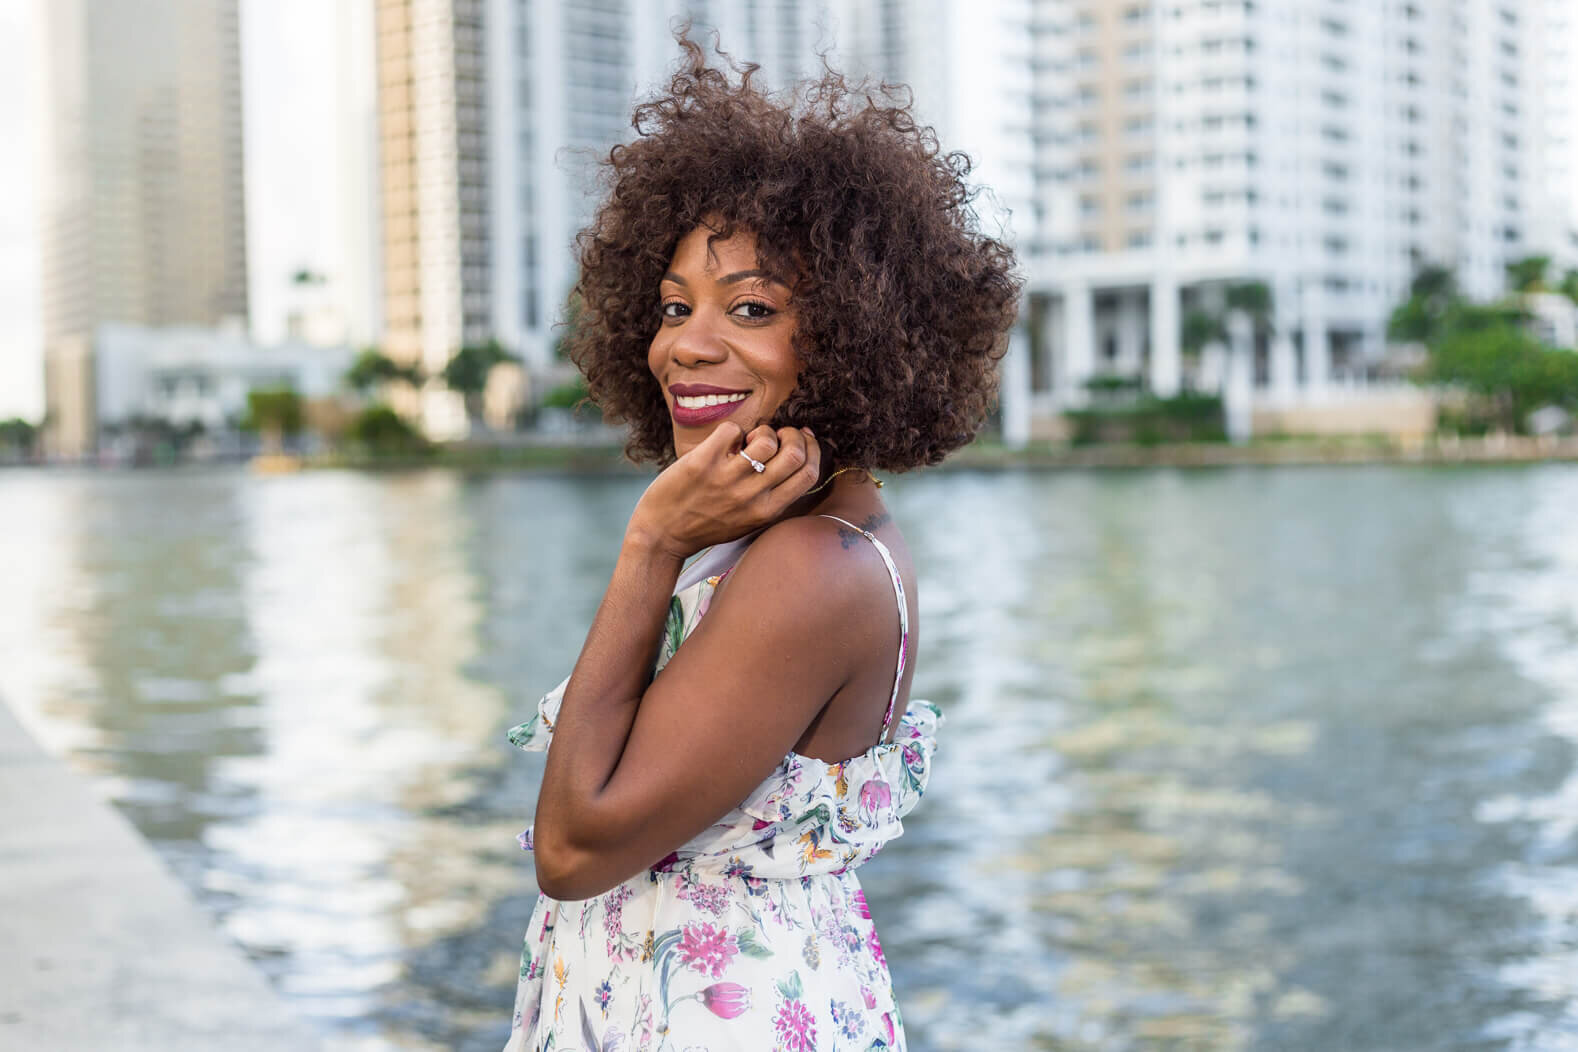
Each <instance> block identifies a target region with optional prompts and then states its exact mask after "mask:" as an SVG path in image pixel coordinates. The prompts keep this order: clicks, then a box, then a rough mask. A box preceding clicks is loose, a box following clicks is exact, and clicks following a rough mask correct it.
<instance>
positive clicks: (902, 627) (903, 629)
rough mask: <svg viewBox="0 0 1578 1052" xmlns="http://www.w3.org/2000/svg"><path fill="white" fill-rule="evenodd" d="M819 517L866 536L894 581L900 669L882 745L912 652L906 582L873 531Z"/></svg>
mask: <svg viewBox="0 0 1578 1052" xmlns="http://www.w3.org/2000/svg"><path fill="white" fill-rule="evenodd" d="M819 517H820V518H823V519H832V520H833V521H834V522H841V523H843V524H844V525H845V526H848V527H849V528H850V529H852V530H854V531H855V532H856V533H858V534H861V535H862V536H864V537H865V538H866V540H868V541H870V542H871V543H872V544H873V545H874V546H875V547H876V549H877V554H878V555H880V556H882V561H883V562H884V563H886V564H887V567H888V577H889V578H891V579H892V581H893V595H894V597H895V598H896V599H898V603H899V667H898V671H897V672H896V673H894V675H893V690H892V692H891V693H889V695H888V711H887V712H886V713H885V714H884V715H883V717H882V733H881V734H880V735H878V737H877V743H878V744H881V743H882V742H884V741H886V740H887V737H888V726H889V724H891V723H892V722H893V706H894V705H895V704H897V703H898V700H899V687H900V686H902V685H903V683H904V668H905V666H906V665H908V664H909V660H908V659H909V651H910V613H909V604H908V603H906V602H905V601H904V580H903V578H901V577H900V576H899V568H898V566H897V564H895V563H894V561H893V553H891V552H889V551H888V546H887V545H885V544H883V543H882V542H881V541H879V540H877V538H876V535H875V534H873V533H872V532H871V531H869V530H863V529H861V528H860V527H859V526H856V525H855V524H854V523H852V522H850V521H849V520H847V519H841V518H839V517H838V516H837V515H827V514H822V515H820V516H819Z"/></svg>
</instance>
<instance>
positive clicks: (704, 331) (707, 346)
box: [669, 310, 729, 367]
mask: <svg viewBox="0 0 1578 1052" xmlns="http://www.w3.org/2000/svg"><path fill="white" fill-rule="evenodd" d="M714 313H715V312H713V311H710V310H697V311H696V312H695V313H694V314H692V315H691V316H690V317H688V318H686V319H685V324H683V325H681V326H679V327H678V328H677V329H674V330H673V332H674V338H673V341H672V342H671V343H670V344H669V354H670V355H671V356H672V357H673V359H674V364H676V365H681V366H687V367H689V366H694V365H707V364H713V363H717V362H721V361H723V360H724V359H726V358H728V356H729V349H728V347H727V346H725V345H724V342H723V339H722V334H721V333H719V331H718V324H719V322H720V321H721V319H719V318H717V317H715V316H714Z"/></svg>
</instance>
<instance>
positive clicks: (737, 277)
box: [663, 270, 783, 285]
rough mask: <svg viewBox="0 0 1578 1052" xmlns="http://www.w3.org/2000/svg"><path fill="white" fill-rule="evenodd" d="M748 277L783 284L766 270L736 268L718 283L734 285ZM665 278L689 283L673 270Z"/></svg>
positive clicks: (674, 281)
mask: <svg viewBox="0 0 1578 1052" xmlns="http://www.w3.org/2000/svg"><path fill="white" fill-rule="evenodd" d="M747 278H763V279H765V280H767V281H770V282H772V283H773V284H775V285H782V284H783V282H782V281H781V280H779V279H778V278H776V277H774V276H773V275H771V274H769V273H767V271H765V270H736V271H735V272H734V273H733V274H725V275H723V277H721V278H719V279H718V284H719V285H734V284H736V283H738V282H741V281H744V280H746V279H747ZM663 280H664V281H672V282H673V283H674V284H676V285H686V284H689V283H688V282H687V281H686V280H685V279H684V278H682V277H680V276H679V275H678V274H676V273H674V272H673V271H672V270H671V271H669V272H668V273H667V274H664V275H663Z"/></svg>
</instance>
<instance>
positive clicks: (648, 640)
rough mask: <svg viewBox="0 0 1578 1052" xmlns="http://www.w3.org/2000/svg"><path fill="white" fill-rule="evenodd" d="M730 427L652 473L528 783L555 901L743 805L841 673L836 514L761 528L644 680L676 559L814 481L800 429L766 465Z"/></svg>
mask: <svg viewBox="0 0 1578 1052" xmlns="http://www.w3.org/2000/svg"><path fill="white" fill-rule="evenodd" d="M760 430H761V429H758V431H757V432H752V435H751V439H752V441H753V442H755V441H757V440H758V432H759V431H760ZM739 437H740V436H739V433H738V429H737V428H735V429H733V434H729V433H727V432H726V430H725V428H724V427H720V428H719V431H718V432H715V433H714V434H713V436H711V437H710V438H708V439H707V441H706V442H704V443H703V444H702V445H701V446H700V447H698V448H697V449H696V450H694V451H692V452H691V453H689V454H687V455H686V456H685V457H683V458H681V460H680V461H679V462H676V463H675V464H674V465H673V466H672V467H670V468H669V469H668V470H667V471H665V472H664V473H663V475H661V476H659V479H658V481H656V482H654V483H653V486H652V487H651V488H650V489H649V490H648V493H647V495H646V496H644V497H643V498H642V502H641V504H640V505H638V506H637V509H636V513H635V514H634V515H632V517H631V523H630V526H629V528H628V529H627V531H626V537H625V543H624V545H623V547H622V548H621V551H620V556H619V561H618V563H617V565H616V566H615V569H614V574H613V578H612V580H611V581H610V583H609V587H608V591H607V593H606V594H605V596H604V598H603V602H602V605H601V606H600V607H599V608H598V612H597V615H596V618H595V619H594V621H593V623H592V627H591V630H590V631H589V632H588V634H587V639H586V643H585V645H584V647H583V649H582V651H581V657H580V659H579V660H578V661H577V663H576V667H575V670H574V672H573V673H572V675H571V677H570V682H569V684H568V686H567V687H566V689H565V696H564V703H563V707H562V708H561V710H560V713H559V720H558V722H557V724H556V725H555V728H554V741H553V745H552V747H551V748H550V750H549V753H548V762H547V768H546V770H545V772H544V776H543V787H542V792H541V795H540V796H539V798H538V804H537V823H536V829H535V834H534V837H535V852H536V859H537V872H538V883H539V885H540V886H541V887H542V889H543V890H544V892H546V893H547V894H549V895H551V896H553V897H555V898H560V899H579V898H587V897H590V896H591V895H594V894H598V893H600V892H601V891H604V890H606V889H607V888H609V887H612V886H613V885H614V884H616V883H618V882H619V881H620V880H623V879H626V878H627V877H629V876H631V875H633V874H635V873H637V872H639V871H640V870H641V869H643V868H644V867H646V866H648V865H651V864H652V863H653V862H654V861H656V860H657V859H659V858H661V857H662V856H663V855H665V854H667V853H668V852H669V851H671V850H672V849H673V848H674V847H676V846H678V845H679V844H681V843H683V842H684V841H685V840H687V839H689V838H690V837H691V836H694V835H695V834H696V833H698V832H700V831H701V830H702V829H705V828H706V827H707V825H709V824H710V823H711V822H713V821H715V820H716V819H717V818H718V817H719V816H720V815H722V814H724V813H725V812H727V811H728V809H729V808H731V807H733V806H735V805H736V804H738V803H739V801H740V800H742V799H744V797H745V796H746V795H747V794H748V793H749V792H750V790H751V789H753V788H755V786H756V785H757V784H759V783H760V782H761V781H762V780H763V779H764V778H766V776H767V775H768V774H769V773H770V772H771V771H772V769H773V767H774V766H775V765H776V764H777V763H778V762H779V761H780V760H782V759H783V757H784V755H785V754H786V753H788V752H789V751H790V749H792V748H793V746H794V743H795V741H796V740H797V739H798V738H799V736H800V735H801V733H803V731H804V730H805V728H806V727H807V726H808V725H809V723H810V722H811V720H812V719H813V718H814V717H815V715H816V713H817V712H818V711H819V710H820V708H821V706H822V705H823V704H825V702H826V701H827V699H828V698H829V697H831V696H832V694H833V693H834V692H836V690H837V689H838V687H839V686H840V685H841V683H842V682H843V680H844V678H845V676H846V669H847V667H848V666H847V664H846V663H845V662H844V661H843V660H841V657H840V654H839V653H838V652H836V651H834V652H829V651H828V648H827V645H826V641H827V639H828V638H834V639H836V638H839V637H838V636H837V635H836V634H831V635H830V632H831V633H836V632H837V626H836V624H835V625H830V624H829V623H828V614H829V607H830V605H831V606H833V607H836V606H837V605H838V604H837V602H836V596H837V595H838V594H840V591H841V590H842V591H849V589H848V587H847V586H843V587H842V589H841V581H840V580H837V579H827V578H831V577H833V576H834V573H833V571H832V570H831V569H830V568H829V558H827V557H828V556H830V554H831V553H834V552H839V551H842V546H841V545H840V544H839V542H838V539H837V536H836V532H835V531H833V530H832V529H830V528H825V527H824V528H822V529H817V528H816V524H812V523H808V522H806V521H805V520H789V521H787V522H784V523H781V524H779V525H778V526H775V527H774V528H773V529H771V530H769V531H767V533H765V534H764V535H763V536H762V537H761V538H760V539H758V540H757V542H756V543H755V544H754V545H753V546H752V549H751V551H750V553H749V554H748V555H747V556H746V557H745V558H744V559H742V560H741V563H740V565H739V566H738V567H737V568H736V569H735V571H734V572H733V574H731V576H730V579H729V585H728V587H727V588H725V589H723V590H721V591H720V593H719V595H718V596H717V597H716V598H715V600H714V603H713V607H712V610H711V612H710V613H709V615H708V617H707V618H706V620H705V621H704V622H703V623H702V624H701V625H700V626H698V627H697V628H696V629H695V630H694V631H693V632H692V634H691V637H690V638H689V639H688V640H687V641H686V644H685V647H684V648H683V649H682V650H681V651H680V653H679V654H677V655H675V657H674V658H673V659H672V660H671V661H670V663H669V665H668V666H667V668H666V669H665V670H664V672H663V674H662V675H661V676H659V677H658V678H657V679H656V680H654V681H652V682H651V683H650V684H649V683H648V679H647V677H648V675H649V673H650V670H651V665H652V658H653V655H654V654H655V652H656V649H657V645H658V641H659V637H660V633H661V632H662V630H663V624H664V620H665V618H666V615H667V610H668V605H669V599H670V596H671V594H672V591H673V587H674V583H675V580H676V579H677V577H678V574H679V570H680V566H681V564H682V562H683V559H684V557H685V556H686V555H688V554H690V552H692V551H695V550H699V549H700V548H701V547H703V546H705V544H706V543H713V542H714V541H716V540H724V539H732V538H733V537H737V536H740V535H743V534H744V533H747V532H749V531H750V529H753V528H755V526H757V525H760V524H761V523H762V522H770V521H772V520H773V519H775V518H777V517H778V516H779V515H781V514H782V512H783V511H784V509H786V508H787V507H788V506H789V505H790V504H792V503H793V502H794V500H796V499H798V498H799V497H800V496H802V495H803V494H804V493H805V492H806V490H808V489H809V488H810V486H811V485H812V484H813V483H814V482H815V479H816V468H817V463H816V450H815V445H814V441H808V440H807V439H806V438H805V437H804V436H803V435H802V434H801V433H800V432H798V431H797V430H795V429H789V428H786V429H784V430H783V431H781V432H779V433H778V435H777V438H778V440H779V442H781V443H782V447H781V449H779V451H778V452H777V455H776V456H773V457H772V458H771V460H770V461H769V466H768V470H767V471H766V472H763V473H761V475H757V474H756V473H754V472H752V471H751V470H750V467H749V465H747V464H746V463H745V461H744V460H743V458H739V457H737V456H736V455H735V454H733V453H732V452H731V447H732V446H734V445H735V444H737V441H738V438H739ZM786 454H787V455H786ZM676 469H681V470H678V471H677V470H676ZM671 473H673V475H672V477H670V475H671ZM831 562H833V563H836V562H837V559H836V557H834V558H832V559H831ZM786 570H792V571H793V572H786ZM830 595H832V596H834V597H835V601H833V602H832V603H831V604H830V600H829V596H830Z"/></svg>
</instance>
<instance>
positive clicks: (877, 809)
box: [860, 778, 893, 822]
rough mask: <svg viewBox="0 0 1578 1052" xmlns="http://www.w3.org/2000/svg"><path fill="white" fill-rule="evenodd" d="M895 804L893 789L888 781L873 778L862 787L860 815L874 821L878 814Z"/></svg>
mask: <svg viewBox="0 0 1578 1052" xmlns="http://www.w3.org/2000/svg"><path fill="white" fill-rule="evenodd" d="M892 806H893V790H892V788H891V787H889V785H888V783H887V782H884V781H881V780H880V779H876V778H873V779H872V780H871V781H869V782H867V783H866V784H865V785H863V786H861V787H860V817H861V818H863V819H865V820H866V821H867V822H874V821H876V819H877V816H878V815H879V814H881V813H882V812H884V811H886V810H887V809H888V808H890V807H892Z"/></svg>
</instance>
